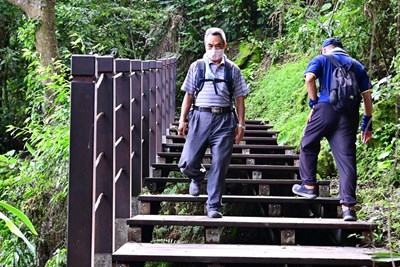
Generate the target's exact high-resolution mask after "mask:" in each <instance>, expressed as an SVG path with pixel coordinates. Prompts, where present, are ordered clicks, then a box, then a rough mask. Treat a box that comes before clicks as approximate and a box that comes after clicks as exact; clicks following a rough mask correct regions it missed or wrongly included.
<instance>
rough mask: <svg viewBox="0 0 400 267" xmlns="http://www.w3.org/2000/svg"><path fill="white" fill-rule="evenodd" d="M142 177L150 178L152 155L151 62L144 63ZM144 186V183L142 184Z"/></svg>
mask: <svg viewBox="0 0 400 267" xmlns="http://www.w3.org/2000/svg"><path fill="white" fill-rule="evenodd" d="M142 75H143V77H142V112H141V113H142V125H141V126H142V147H141V150H142V177H141V179H144V178H145V177H148V176H149V173H150V167H149V166H150V155H149V147H150V146H149V141H150V140H149V129H150V124H149V91H150V90H149V87H150V62H149V61H142ZM142 184H143V183H142Z"/></svg>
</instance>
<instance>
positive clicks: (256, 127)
mask: <svg viewBox="0 0 400 267" xmlns="http://www.w3.org/2000/svg"><path fill="white" fill-rule="evenodd" d="M172 125H173V126H176V127H178V126H179V122H178V121H177V120H176V121H174V122H173V123H172ZM273 127H274V126H273V125H268V124H252V123H247V124H246V130H247V129H251V130H258V131H265V130H269V129H272V128H273Z"/></svg>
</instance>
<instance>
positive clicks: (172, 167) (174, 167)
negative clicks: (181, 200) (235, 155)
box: [151, 163, 299, 171]
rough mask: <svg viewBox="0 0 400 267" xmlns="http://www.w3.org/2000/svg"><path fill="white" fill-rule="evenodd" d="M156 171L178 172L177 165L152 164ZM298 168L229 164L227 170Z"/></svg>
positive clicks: (296, 168) (206, 166)
mask: <svg viewBox="0 0 400 267" xmlns="http://www.w3.org/2000/svg"><path fill="white" fill-rule="evenodd" d="M151 166H152V167H153V168H156V169H161V168H162V169H168V170H175V171H178V170H179V168H178V164H177V163H154V164H152V165H151ZM203 166H204V167H205V168H206V169H207V170H208V169H210V167H211V165H210V164H203ZM298 169H299V167H298V166H290V165H249V164H229V170H255V171H257V170H283V171H297V170H298Z"/></svg>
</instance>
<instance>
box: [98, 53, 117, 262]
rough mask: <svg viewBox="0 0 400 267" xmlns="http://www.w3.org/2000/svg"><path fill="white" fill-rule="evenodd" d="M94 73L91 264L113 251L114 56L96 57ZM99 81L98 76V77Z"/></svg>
mask: <svg viewBox="0 0 400 267" xmlns="http://www.w3.org/2000/svg"><path fill="white" fill-rule="evenodd" d="M97 65H98V73H99V75H101V76H100V78H101V77H102V76H103V79H102V81H101V82H99V86H98V88H97V92H96V95H95V99H96V103H97V105H95V108H94V110H95V116H96V118H95V122H94V144H95V149H94V156H95V158H94V159H95V166H94V174H95V181H96V186H95V195H94V196H95V202H96V204H95V208H96V210H95V261H96V262H95V264H96V266H101V263H102V262H107V261H110V262H111V253H112V251H113V243H114V239H113V228H114V227H113V225H114V218H113V199H114V196H113V192H114V179H113V177H114V175H113V157H114V156H113V152H114V151H113V147H114V145H113V144H114V142H113V141H114V136H113V132H114V131H113V128H114V119H113V118H114V116H113V115H114V108H113V91H114V78H113V75H114V59H113V57H111V56H104V57H97ZM100 80H101V79H100Z"/></svg>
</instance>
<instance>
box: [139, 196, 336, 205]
mask: <svg viewBox="0 0 400 267" xmlns="http://www.w3.org/2000/svg"><path fill="white" fill-rule="evenodd" d="M138 199H139V200H140V201H143V202H152V201H154V202H162V201H167V202H206V201H207V195H199V196H197V197H194V196H191V195H189V194H181V195H167V194H159V195H150V194H147V195H139V197H138ZM222 202H242V203H260V204H261V203H264V204H265V203H267V204H331V205H332V204H333V205H338V204H339V199H338V198H333V197H317V198H314V199H306V198H303V197H296V196H293V197H288V196H244V195H224V196H222Z"/></svg>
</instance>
